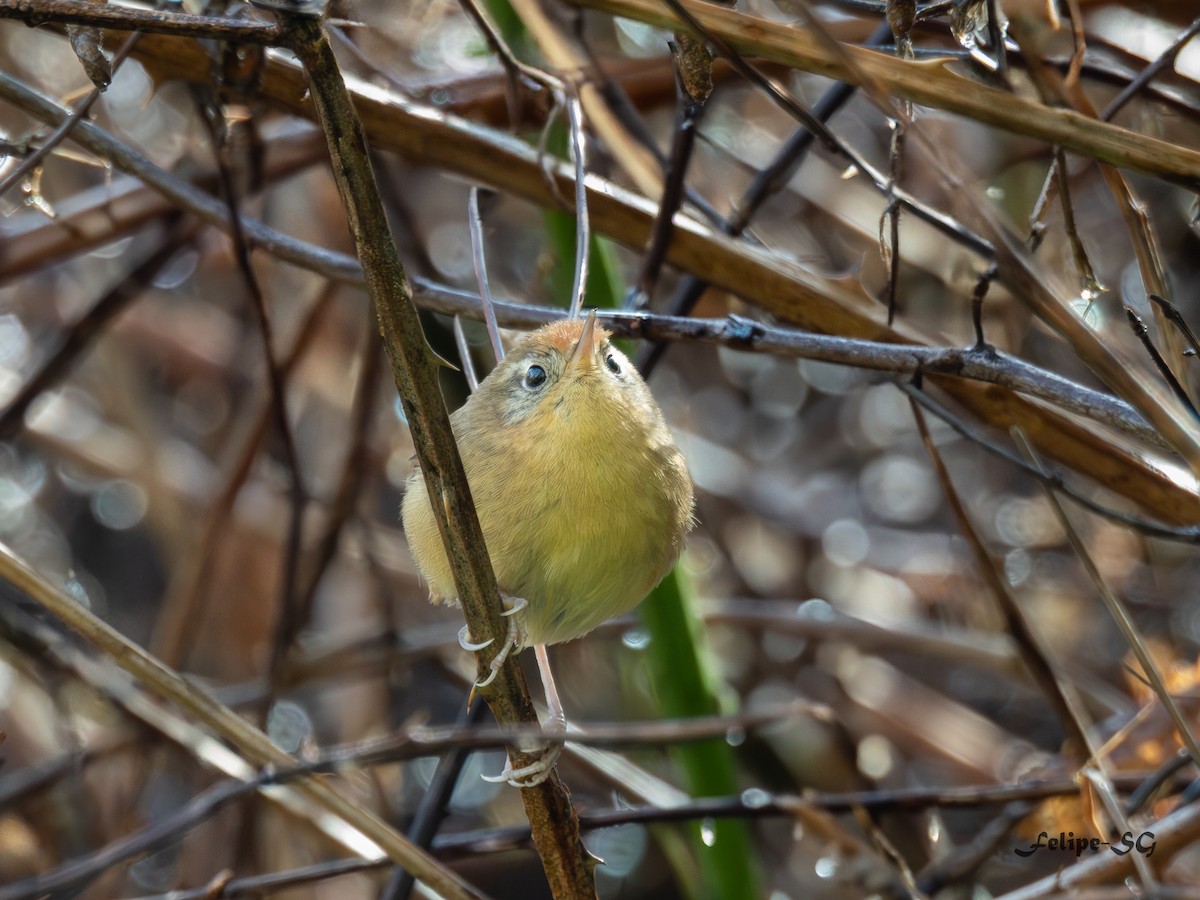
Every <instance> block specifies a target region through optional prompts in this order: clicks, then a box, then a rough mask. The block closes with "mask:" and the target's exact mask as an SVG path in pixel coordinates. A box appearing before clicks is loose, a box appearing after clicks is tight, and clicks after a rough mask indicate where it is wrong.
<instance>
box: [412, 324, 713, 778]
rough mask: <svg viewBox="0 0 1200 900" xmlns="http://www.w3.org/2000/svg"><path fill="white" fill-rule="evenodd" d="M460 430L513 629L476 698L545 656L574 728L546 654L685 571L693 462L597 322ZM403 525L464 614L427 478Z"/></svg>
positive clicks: (555, 711)
mask: <svg viewBox="0 0 1200 900" xmlns="http://www.w3.org/2000/svg"><path fill="white" fill-rule="evenodd" d="M450 422H451V425H452V427H453V430H454V436H455V438H456V440H457V442H458V449H459V453H460V454H461V455H462V461H463V466H464V468H465V469H466V473H467V481H468V483H469V484H470V486H471V495H472V497H473V498H474V501H475V509H476V511H477V512H478V514H479V523H480V525H481V526H482V528H483V536H484V540H485V542H486V543H487V548H488V555H489V556H490V557H491V561H492V567H493V568H494V570H495V573H496V581H497V583H498V584H499V586H500V590H501V593H502V594H503V595H504V600H505V607H506V610H505V615H506V616H507V617H508V621H509V629H508V635H507V638H506V642H505V646H504V647H503V648H501V650H500V652H499V653H498V654H497V655H496V657H495V658H494V660H493V662H492V673H491V675H489V676H488V677H487V678H485V679H484V680H483V681H481V682H479V684H478V685H476V687H483V686H485V685H486V684H488V683H490V682H491V680H492V679H493V678H494V677H495V674H496V672H497V671H498V670H499V668H500V666H501V665H502V664H503V663H504V660H505V659H506V658H507V656H508V654H509V652H510V651H512V650H520V649H522V648H524V647H526V646H530V645H536V646H537V647H538V651H539V652H538V663H539V667H540V668H541V669H542V679H543V682H544V683H545V685H546V694H547V702H548V704H549V706H550V713H551V718H552V721H556V722H558V723H560V724H561V723H562V722H565V719H563V715H562V708H561V704H560V703H559V702H558V697H557V692H556V691H554V688H553V680H552V679H551V677H550V674H549V668H548V666H547V665H546V663H545V659H546V657H545V649H544V648H545V645H546V644H556V643H559V642H562V641H570V640H574V639H575V638H578V637H582V636H583V635H585V634H587V633H588V632H589V631H591V630H592V629H593V628H595V627H596V626H597V625H599V624H600V623H601V622H603V621H604V620H605V619H608V618H610V617H612V616H617V615H621V614H622V613H625V612H628V611H629V610H630V609H632V608H633V607H634V606H636V605H637V603H638V602H639V601H641V600H642V598H644V597H645V596H646V594H648V593H649V592H650V590H651V589H652V588H653V587H654V586H655V585H656V584H658V582H659V581H660V580H661V579H662V577H663V576H664V575H665V574H666V573H667V571H668V570H669V569H670V568H671V566H672V565H673V564H674V563H675V560H676V559H677V557H678V556H679V552H680V548H681V546H682V543H683V537H684V535H685V534H686V533H687V531H688V530H689V529H690V528H691V525H692V521H693V517H692V507H693V497H692V482H691V479H690V477H689V476H688V471H687V465H686V463H685V462H684V459H683V454H682V453H681V452H680V450H679V448H678V447H677V446H676V445H675V441H674V439H673V438H672V437H671V432H670V431H669V430H668V428H667V426H666V423H665V422H664V421H663V416H662V412H661V411H660V410H659V408H658V404H657V403H655V401H654V398H653V396H652V395H651V394H650V389H649V388H648V387H647V386H646V383H645V382H644V381H643V380H642V378H641V376H640V375H639V374H638V372H637V370H636V369H634V367H633V366H632V364H631V363H630V362H629V360H628V359H626V357H625V356H624V354H622V353H621V352H620V351H619V350H617V349H616V348H615V347H613V346H612V344H611V343H610V342H609V334H608V333H607V332H606V331H605V330H604V329H603V328H598V327H597V326H596V318H595V312H594V311H593V312H591V313H589V314H588V316H587V318H586V319H583V320H581V319H578V318H576V319H567V320H563V321H560V322H555V323H553V324H550V325H546V326H544V327H543V328H540V329H538V330H537V331H535V332H532V333H531V334H529V335H527V336H526V337H525V338H524V339H523V340H522V341H521V342H520V343H519V344H517V345H516V346H515V347H514V348H513V349H512V350H511V351H510V352H509V353H508V355H507V357H506V358H505V359H504V360H503V361H502V362H501V363H500V364H499V365H497V366H496V368H495V369H494V370H493V371H492V372H491V374H490V375H488V377H487V378H485V379H484V380H483V381H482V382H481V383H480V384H479V388H478V389H477V390H476V391H475V392H474V393H473V394H472V395H471V397H470V398H469V399H468V400H467V402H466V403H465V404H464V405H463V406H462V407H461V408H460V409H458V410H457V411H456V412H455V413H454V414H453V415H452V416H451V417H450ZM402 516H403V521H404V530H405V534H406V535H407V537H408V543H409V547H410V549H411V550H412V554H413V558H414V559H415V560H416V563H417V568H418V569H419V570H420V572H421V574H422V575H423V576H424V577H425V579H426V580H427V581H428V582H429V587H430V593H431V594H432V597H433V599H434V600H435V601H438V602H443V603H457V602H458V598H457V593H456V590H455V587H454V581H453V578H452V576H451V571H450V563H449V561H448V560H447V558H446V553H445V550H444V548H443V546H442V540H441V536H440V534H439V532H438V528H437V523H436V521H435V520H434V517H433V511H432V509H430V506H429V496H428V494H427V492H426V488H425V481H424V479H423V478H422V476H421V473H420V471H419V470H418V471H417V472H414V473H413V475H412V476H411V477H410V478H409V480H408V486H407V492H406V494H405V496H404V503H403V509H402ZM459 640H460V643H462V645H463V646H464V647H466V648H467V649H469V650H478V649H481V648H482V647H485V646H487V645H488V644H489V643H490V641H488V642H484V643H474V642H472V641H471V639H470V636H469V634H468V632H467V629H466V627H464V629H463V631H462V632H460V635H459ZM552 764H553V760H551V761H550V765H546V766H544V767H543V766H541V765H538V764H535V766H530V767H525V769H518V770H515V771H514V770H513V769H512V768H511V767H509V766H506V767H505V771H504V773H503V774H502V775H501V776H499V778H498V779H496V780H509V781H512V782H514V783H521V784H522V785H523V786H528V785H529V784H531V783H537V781H540V780H542V779H543V778H545V776H546V774H547V773H548V771H549V768H550V767H551V766H552ZM528 769H536V771H527V770H528Z"/></svg>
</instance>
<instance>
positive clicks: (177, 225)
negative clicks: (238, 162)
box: [0, 212, 200, 440]
mask: <svg viewBox="0 0 1200 900" xmlns="http://www.w3.org/2000/svg"><path fill="white" fill-rule="evenodd" d="M168 216H169V220H168V221H167V222H166V223H165V224H166V229H165V231H164V233H163V235H162V237H161V238H160V239H159V242H158V246H157V247H155V248H154V250H153V251H152V252H151V253H150V255H149V256H147V257H146V258H145V259H144V260H143V261H142V262H140V263H138V264H137V265H136V266H134V267H133V268H132V269H130V270H129V272H127V273H126V274H125V275H124V276H123V277H122V278H120V279H119V280H118V281H117V282H116V283H115V284H114V285H113V286H112V287H110V288H109V289H108V290H107V291H105V292H104V294H103V295H102V296H101V297H100V299H98V300H97V301H96V302H95V303H94V304H92V306H91V307H90V308H89V309H88V310H87V312H85V313H84V314H83V315H82V316H80V317H79V319H77V320H76V321H75V322H73V323H72V324H71V325H70V326H69V327H68V328H67V329H66V332H65V334H64V336H63V340H62V343H61V344H60V345H59V346H58V348H57V349H56V350H55V351H54V352H53V353H51V354H50V355H49V356H48V357H47V358H46V360H45V361H44V362H43V363H42V364H41V366H40V367H39V368H38V370H37V371H36V372H34V373H33V375H31V376H30V377H29V378H28V379H27V380H26V381H25V383H24V384H23V385H21V388H20V390H19V391H17V393H16V395H15V396H13V398H12V399H11V400H9V401H8V404H7V405H6V406H5V407H4V410H3V412H0V439H5V440H7V439H8V438H11V437H12V436H13V435H14V434H16V432H17V431H19V430H20V428H21V426H22V424H23V423H24V420H25V412H26V411H27V410H28V409H29V405H30V404H31V403H33V401H34V400H36V399H37V398H38V397H40V396H41V395H42V394H43V393H45V392H46V391H49V390H52V389H53V388H54V387H56V386H57V385H58V383H59V382H60V381H62V379H63V378H64V377H65V376H66V374H67V373H68V372H69V371H70V370H71V368H72V367H73V366H74V364H75V363H76V362H77V361H78V360H79V358H80V356H82V355H83V354H84V353H86V352H87V350H88V349H89V348H90V347H91V346H92V344H93V342H94V341H95V340H96V338H97V337H99V336H100V335H101V334H102V333H103V331H104V329H105V328H106V327H107V325H108V324H109V323H110V322H112V320H113V319H114V318H115V317H116V316H118V315H119V314H120V313H121V312H123V311H124V310H125V309H126V308H128V306H129V304H131V303H133V302H134V301H136V300H137V299H138V298H139V297H141V296H142V294H143V293H144V292H145V290H146V289H147V288H148V287H149V286H150V284H151V283H152V282H153V281H154V279H155V278H156V277H157V276H158V274H159V272H161V271H162V269H163V268H164V267H165V266H166V265H167V264H168V263H170V262H171V260H173V259H175V258H176V257H177V256H178V255H179V254H180V253H182V252H184V251H185V250H187V249H188V248H189V247H190V246H191V245H192V242H193V241H194V240H195V239H196V236H197V234H198V232H199V230H200V229H199V227H198V224H197V223H196V222H194V221H192V220H190V219H188V220H185V221H181V217H180V214H179V213H177V212H171V213H168Z"/></svg>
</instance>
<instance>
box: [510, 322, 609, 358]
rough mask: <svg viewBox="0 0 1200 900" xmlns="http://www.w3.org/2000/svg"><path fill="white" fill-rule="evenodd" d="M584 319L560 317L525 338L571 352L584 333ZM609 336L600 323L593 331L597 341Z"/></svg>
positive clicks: (531, 341) (551, 347) (542, 345)
mask: <svg viewBox="0 0 1200 900" xmlns="http://www.w3.org/2000/svg"><path fill="white" fill-rule="evenodd" d="M584 321H585V320H584V319H560V320H559V321H557V322H551V323H550V324H549V325H543V326H542V327H541V328H539V329H538V330H537V331H535V332H533V333H532V334H530V335H529V337H527V338H526V339H525V340H526V341H527V342H528V343H530V344H535V345H538V346H541V347H548V348H550V349H553V350H558V351H561V352H563V353H570V352H571V351H572V350H574V349H575V345H576V344H578V343H579V336H580V335H581V334H583V325H584ZM609 336H610V335H609V333H608V331H606V330H605V329H603V328H601V327H600V326H599V325H597V326H596V327H595V329H594V331H593V337H594V339H595V341H596V343H599V342H600V341H603V340H607V339H608V337H609Z"/></svg>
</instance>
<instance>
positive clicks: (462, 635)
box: [458, 625, 496, 653]
mask: <svg viewBox="0 0 1200 900" xmlns="http://www.w3.org/2000/svg"><path fill="white" fill-rule="evenodd" d="M469 628H470V626H469V625H464V626H463V627H462V628H460V629H458V646H460V647H462V648H463V649H464V650H466V651H467V652H468V653H475V652H477V651H479V650H482V649H483V648H484V647H487V646H490V645H491V644H493V643H495V641H496V639H495V638H488V639H487V640H486V641H479V642H475V641H472V640H471V634H470V632H469V631H468V629H469Z"/></svg>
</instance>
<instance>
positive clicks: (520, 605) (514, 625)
mask: <svg viewBox="0 0 1200 900" xmlns="http://www.w3.org/2000/svg"><path fill="white" fill-rule="evenodd" d="M528 605H529V601H528V600H526V599H525V598H524V597H505V598H504V611H503V612H502V613H500V615H502V616H504V617H505V618H507V619H508V633H507V634H506V635H505V637H504V645H503V646H502V647H501V648H500V651H499V652H498V653H497V654H496V655H495V656H494V657H492V661H491V663H489V664H488V668H489V669H491V671H490V672H489V673H488V674H487V676H486V677H485V678H484V679H483V680H482V681H477V682H475V684H474V685H473V686H472V687H471V696H470V697H469V698H468V699H467V705H468V706H470V705H471V702H472V701H473V700H474V699H475V692H476V691H478V690H482V689H483V688H485V687H487V686H488V685H489V684H491V683H492V682H493V681H495V680H496V675H497V674H498V673H499V672H500V667H501V666H503V665H504V663H505V661H506V660H507V659H508V655H509V654H510V653H512V651H514V650H520V649H521V647H522V646H524V644H525V628H524V626H523V625H522V624H521V620H520V619H517V618H515V616H516V614H517V613H519V612H520V611H521V610H523V609H524V608H525V607H527V606H528ZM495 640H496V639H495V638H488V639H487V640H486V641H483V642H482V643H478V644H474V643H471V641H470V640H469V636H468V634H467V626H466V625H464V626H463V627H462V630H460V631H459V632H458V643H459V646H461V647H462V648H463V649H464V650H468V651H470V652H472V653H473V652H475V651H476V650H482V649H483V648H484V647H487V646H489V645H490V644H492V643H493V642H494V641H495Z"/></svg>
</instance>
